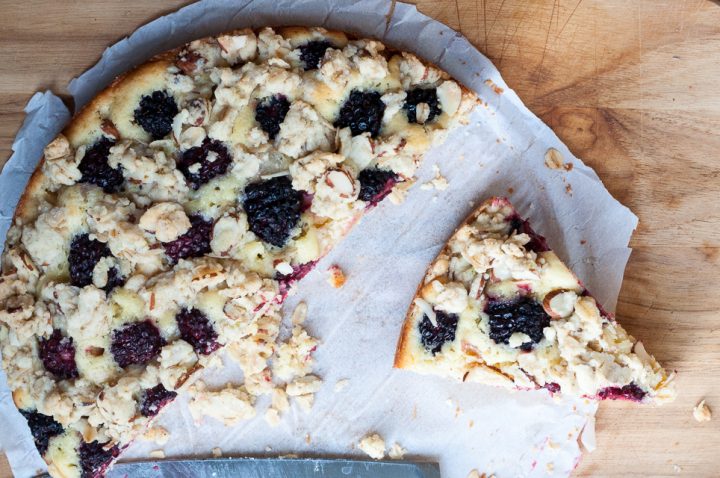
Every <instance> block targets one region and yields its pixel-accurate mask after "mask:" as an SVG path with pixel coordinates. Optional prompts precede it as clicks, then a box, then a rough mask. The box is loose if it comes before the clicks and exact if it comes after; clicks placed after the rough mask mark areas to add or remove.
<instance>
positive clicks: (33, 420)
mask: <svg viewBox="0 0 720 478" xmlns="http://www.w3.org/2000/svg"><path fill="white" fill-rule="evenodd" d="M20 413H21V414H22V416H23V417H25V420H27V423H28V426H29V427H30V432H31V433H32V436H33V440H34V441H35V448H37V449H38V451H39V452H40V454H41V455H43V454H45V451H47V448H48V443H49V442H50V439H51V438H52V437H54V436H57V435H60V434H62V432H64V431H65V430H63V427H62V425H60V424H59V423H58V422H56V421H55V419H53V417H51V416H49V415H43V414H42V413H40V412H38V411H37V410H20Z"/></svg>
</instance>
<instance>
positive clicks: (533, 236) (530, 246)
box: [510, 216, 550, 253]
mask: <svg viewBox="0 0 720 478" xmlns="http://www.w3.org/2000/svg"><path fill="white" fill-rule="evenodd" d="M510 229H511V231H516V232H519V233H521V234H527V235H528V236H530V242H528V243H527V244H525V249H527V250H528V251H533V252H536V253H537V252H544V251H549V250H550V248H549V247H548V245H547V241H545V238H544V237H542V236H541V235H540V234H538V233H536V232H535V231H533V229H532V228H531V227H530V223H528V222H527V221H526V220H524V219H522V218H521V217H520V216H513V217H512V219H510Z"/></svg>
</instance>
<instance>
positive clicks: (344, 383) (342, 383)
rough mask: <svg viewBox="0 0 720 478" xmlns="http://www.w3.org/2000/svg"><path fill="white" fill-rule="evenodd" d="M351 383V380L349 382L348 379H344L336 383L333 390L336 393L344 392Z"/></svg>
mask: <svg viewBox="0 0 720 478" xmlns="http://www.w3.org/2000/svg"><path fill="white" fill-rule="evenodd" d="M349 383H350V380H348V379H346V378H344V379H342V380H338V381H337V382H335V387H334V388H333V390H334V391H335V393H338V392H342V391H343V390H344V389H345V387H347V386H348V384H349Z"/></svg>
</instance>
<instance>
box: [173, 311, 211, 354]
mask: <svg viewBox="0 0 720 478" xmlns="http://www.w3.org/2000/svg"><path fill="white" fill-rule="evenodd" d="M175 320H176V321H177V324H178V328H179V329H180V337H181V338H182V339H183V340H184V341H185V342H187V343H189V344H190V345H192V346H193V349H195V352H197V353H199V354H202V355H208V354H209V353H211V352H213V351H215V350H217V349H218V348H220V344H219V343H218V341H217V338H218V334H217V332H216V331H215V328H214V327H213V324H212V323H211V322H210V319H208V318H207V316H206V315H205V314H204V313H203V312H202V311H201V310H199V309H195V308H192V309H182V310H181V311H180V312H179V313H178V314H177V315H176V316H175Z"/></svg>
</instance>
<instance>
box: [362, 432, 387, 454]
mask: <svg viewBox="0 0 720 478" xmlns="http://www.w3.org/2000/svg"><path fill="white" fill-rule="evenodd" d="M358 447H359V448H360V449H361V450H362V451H364V452H365V453H366V454H367V455H368V456H369V457H370V458H373V459H375V460H381V459H383V458H384V457H385V440H383V439H382V437H381V436H380V435H378V434H377V433H373V434H371V435H367V436H365V437H364V438H363V439H362V440H360V443H359V444H358Z"/></svg>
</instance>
